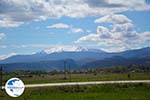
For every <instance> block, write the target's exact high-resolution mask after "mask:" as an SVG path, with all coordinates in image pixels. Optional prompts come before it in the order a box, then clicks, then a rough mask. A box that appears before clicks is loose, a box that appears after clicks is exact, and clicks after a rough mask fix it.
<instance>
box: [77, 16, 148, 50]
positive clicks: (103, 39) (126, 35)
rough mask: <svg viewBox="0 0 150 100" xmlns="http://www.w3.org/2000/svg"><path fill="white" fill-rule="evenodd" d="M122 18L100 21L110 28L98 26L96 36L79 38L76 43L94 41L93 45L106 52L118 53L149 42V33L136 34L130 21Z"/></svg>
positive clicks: (90, 35)
mask: <svg viewBox="0 0 150 100" xmlns="http://www.w3.org/2000/svg"><path fill="white" fill-rule="evenodd" d="M113 16H117V15H113ZM104 17H106V16H104ZM104 17H102V18H104ZM123 17H124V20H120V19H119V20H116V18H112V17H111V20H109V19H108V20H105V21H104V20H103V21H101V22H106V23H111V27H110V28H109V29H108V28H106V27H104V26H98V27H97V33H96V34H89V35H86V36H83V37H80V38H79V39H78V40H77V41H76V43H85V42H86V43H90V42H93V41H95V42H94V45H97V46H100V47H103V49H105V50H106V49H107V51H113V52H114V51H115V50H116V52H118V51H124V50H128V49H132V48H137V47H139V46H143V45H142V44H144V43H146V42H150V32H137V30H136V29H135V27H134V25H133V24H132V21H130V19H129V18H127V17H126V16H124V15H123ZM149 46H150V44H149Z"/></svg>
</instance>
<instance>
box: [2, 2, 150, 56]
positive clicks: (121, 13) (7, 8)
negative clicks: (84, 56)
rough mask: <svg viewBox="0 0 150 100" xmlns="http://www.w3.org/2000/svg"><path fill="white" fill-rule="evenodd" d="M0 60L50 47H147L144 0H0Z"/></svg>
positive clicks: (148, 10) (148, 12) (149, 35)
mask: <svg viewBox="0 0 150 100" xmlns="http://www.w3.org/2000/svg"><path fill="white" fill-rule="evenodd" d="M0 5H2V6H1V7H0V59H3V58H6V57H8V56H10V55H15V54H32V53H34V52H39V51H41V50H44V49H46V48H50V47H56V48H57V47H59V46H64V47H65V46H83V47H88V48H98V49H102V50H105V51H107V52H119V51H124V50H129V49H136V48H143V47H149V46H150V5H149V0H146V1H145V0H139V1H137V0H101V1H100V0H72V1H71V0H26V1H22V0H21V1H20V0H8V1H6V0H1V1H0Z"/></svg>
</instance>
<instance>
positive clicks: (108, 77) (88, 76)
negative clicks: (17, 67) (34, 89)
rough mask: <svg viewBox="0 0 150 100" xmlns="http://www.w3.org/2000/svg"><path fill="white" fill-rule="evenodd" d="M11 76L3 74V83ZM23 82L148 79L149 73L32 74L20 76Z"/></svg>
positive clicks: (149, 77)
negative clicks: (65, 75)
mask: <svg viewBox="0 0 150 100" xmlns="http://www.w3.org/2000/svg"><path fill="white" fill-rule="evenodd" d="M11 77H17V76H4V78H3V84H4V83H5V82H6V81H7V80H8V79H9V78H11ZM21 79H22V80H23V81H24V83H25V84H37V83H55V82H70V81H71V82H74V81H76V82H85V81H109V80H150V73H132V74H130V77H128V74H127V73H124V74H123V73H120V74H119V73H116V74H115V73H114V74H113V73H109V74H97V75H94V74H72V75H71V80H70V78H69V77H68V79H67V80H65V79H64V75H63V74H56V75H41V76H38V75H34V76H33V77H26V78H21Z"/></svg>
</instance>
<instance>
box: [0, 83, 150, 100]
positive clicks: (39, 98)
mask: <svg viewBox="0 0 150 100" xmlns="http://www.w3.org/2000/svg"><path fill="white" fill-rule="evenodd" d="M0 100H150V84H140V83H139V84H111V85H86V86H63V87H44V88H28V89H25V92H24V94H23V95H22V96H20V97H18V98H13V99H12V98H11V97H9V96H7V94H6V93H5V91H0Z"/></svg>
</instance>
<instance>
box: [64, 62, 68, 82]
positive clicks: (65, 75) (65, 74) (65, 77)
mask: <svg viewBox="0 0 150 100" xmlns="http://www.w3.org/2000/svg"><path fill="white" fill-rule="evenodd" d="M66 63H67V62H66V61H64V79H65V80H66V79H67V71H66V70H67V69H66Z"/></svg>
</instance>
